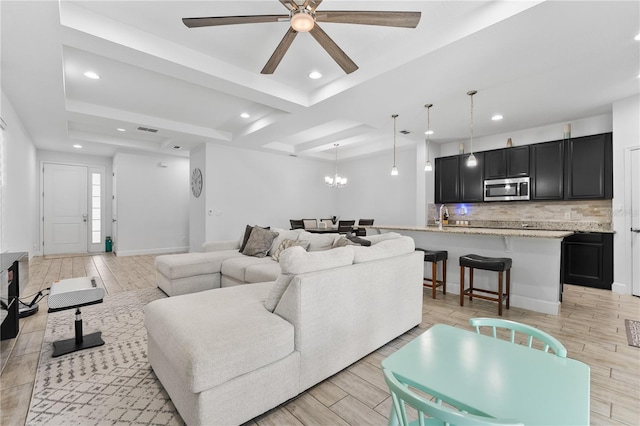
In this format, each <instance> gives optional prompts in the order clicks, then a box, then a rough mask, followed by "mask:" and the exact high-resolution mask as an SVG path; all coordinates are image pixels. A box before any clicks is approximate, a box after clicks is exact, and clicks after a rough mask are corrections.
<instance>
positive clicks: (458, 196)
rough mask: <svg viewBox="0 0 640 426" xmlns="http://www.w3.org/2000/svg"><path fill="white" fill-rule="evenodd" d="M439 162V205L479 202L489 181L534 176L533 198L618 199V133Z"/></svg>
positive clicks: (438, 159)
mask: <svg viewBox="0 0 640 426" xmlns="http://www.w3.org/2000/svg"><path fill="white" fill-rule="evenodd" d="M475 156H476V159H477V160H478V165H477V166H476V167H474V168H470V167H467V166H466V161H467V158H468V157H469V154H462V155H453V156H450V157H440V158H436V160H435V164H436V170H435V186H436V187H435V202H436V203H464V202H468V203H471V202H473V203H478V202H482V201H483V198H484V193H483V192H484V180H485V179H504V178H515V177H523V176H529V177H530V178H531V183H530V190H531V200H588V199H611V198H612V197H613V153H612V134H611V133H603V134H599V135H592V136H584V137H580V138H573V139H568V140H557V141H552V142H543V143H536V144H533V145H525V146H518V147H512V148H505V149H496V150H492V151H485V152H476V153H475Z"/></svg>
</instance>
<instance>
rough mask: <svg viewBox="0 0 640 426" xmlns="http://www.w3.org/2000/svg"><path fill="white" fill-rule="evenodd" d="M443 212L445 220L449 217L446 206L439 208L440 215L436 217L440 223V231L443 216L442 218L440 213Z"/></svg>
mask: <svg viewBox="0 0 640 426" xmlns="http://www.w3.org/2000/svg"><path fill="white" fill-rule="evenodd" d="M443 210H444V213H445V214H446V215H447V218H448V217H449V209H448V208H447V206H446V205H444V204H442V205H441V206H440V213H439V215H438V218H439V223H440V229H442V222H443V216H442V211H443Z"/></svg>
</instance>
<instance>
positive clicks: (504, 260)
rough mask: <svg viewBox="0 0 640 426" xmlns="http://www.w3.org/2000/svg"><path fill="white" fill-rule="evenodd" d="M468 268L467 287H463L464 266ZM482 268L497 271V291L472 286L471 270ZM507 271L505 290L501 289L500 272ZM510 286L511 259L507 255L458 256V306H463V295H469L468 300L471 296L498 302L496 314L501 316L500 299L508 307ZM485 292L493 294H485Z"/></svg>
mask: <svg viewBox="0 0 640 426" xmlns="http://www.w3.org/2000/svg"><path fill="white" fill-rule="evenodd" d="M465 267H467V268H469V288H466V289H465V288H464V268H465ZM474 269H482V270H485V271H496V272H498V291H492V290H483V289H480V288H473V270H474ZM505 271H506V272H507V280H506V281H507V282H506V289H505V290H506V291H505V292H504V293H503V291H502V273H503V272H505ZM510 286H511V259H510V258H508V257H484V256H478V255H477V254H467V255H465V256H460V306H464V295H465V294H468V295H469V300H472V299H473V296H475V297H477V298H479V299H485V300H490V301H492V302H498V315H500V316H502V301H503V300H504V301H505V302H506V303H505V304H506V308H507V309H509V294H510V291H511V289H510ZM478 292H480V293H486V294H490V295H495V297H494V296H486V295H484V294H477V293H478Z"/></svg>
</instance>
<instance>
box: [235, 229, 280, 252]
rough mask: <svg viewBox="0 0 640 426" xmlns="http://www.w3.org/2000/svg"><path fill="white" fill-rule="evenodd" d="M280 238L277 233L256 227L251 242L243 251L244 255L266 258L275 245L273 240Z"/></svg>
mask: <svg viewBox="0 0 640 426" xmlns="http://www.w3.org/2000/svg"><path fill="white" fill-rule="evenodd" d="M277 236H278V233H277V232H273V231H270V230H268V229H263V228H260V227H259V226H254V227H253V230H252V231H251V235H250V236H249V240H248V241H247V244H246V245H245V247H244V250H242V254H244V255H247V256H255V257H265V256H266V255H267V252H268V251H269V249H270V248H271V245H272V244H273V240H275V239H276V237H277Z"/></svg>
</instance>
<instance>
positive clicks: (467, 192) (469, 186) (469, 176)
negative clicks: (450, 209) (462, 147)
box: [458, 152, 485, 203]
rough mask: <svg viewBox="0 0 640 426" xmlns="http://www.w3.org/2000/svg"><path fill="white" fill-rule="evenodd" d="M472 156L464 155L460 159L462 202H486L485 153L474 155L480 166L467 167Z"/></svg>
mask: <svg viewBox="0 0 640 426" xmlns="http://www.w3.org/2000/svg"><path fill="white" fill-rule="evenodd" d="M470 155H471V154H462V155H460V156H458V158H459V162H460V163H459V168H460V200H459V201H460V202H462V203H481V202H483V201H484V179H483V176H484V164H485V161H484V155H485V153H484V152H476V153H474V155H475V157H476V161H477V162H478V164H477V165H476V166H475V167H467V159H468V158H469V156H470Z"/></svg>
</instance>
